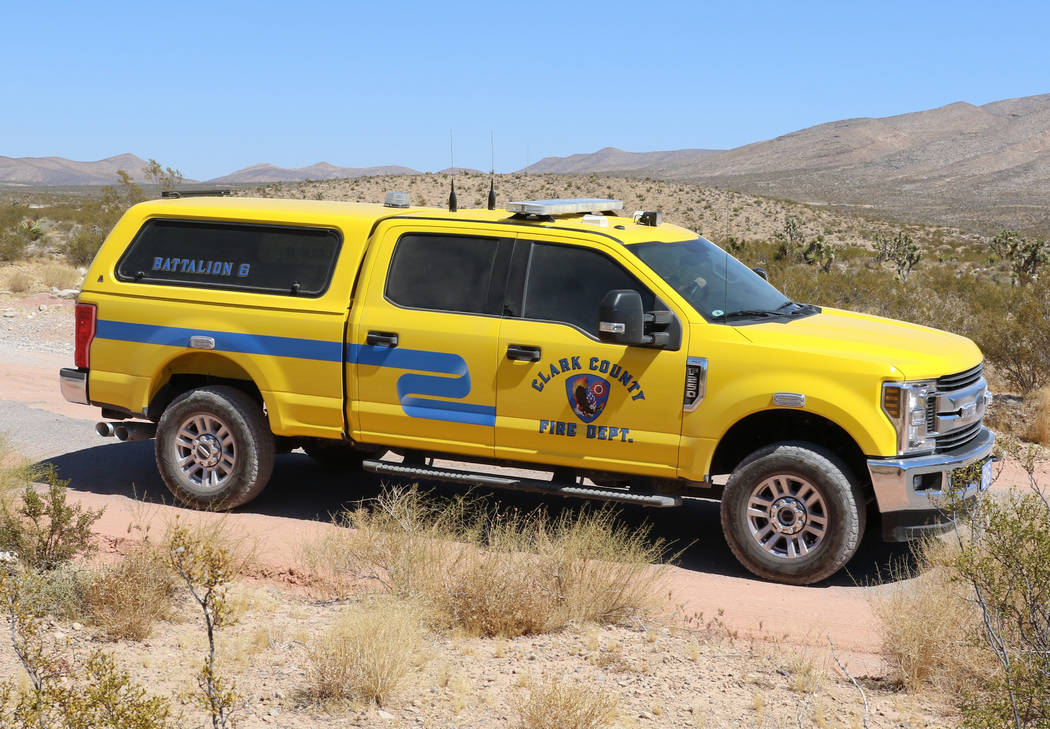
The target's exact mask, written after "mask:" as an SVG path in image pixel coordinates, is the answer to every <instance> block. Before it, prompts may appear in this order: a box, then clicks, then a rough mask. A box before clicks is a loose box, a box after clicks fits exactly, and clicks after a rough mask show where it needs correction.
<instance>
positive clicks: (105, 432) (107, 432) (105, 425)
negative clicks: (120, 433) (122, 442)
mask: <svg viewBox="0 0 1050 729" xmlns="http://www.w3.org/2000/svg"><path fill="white" fill-rule="evenodd" d="M118 425H121V423H111V422H109V421H108V420H103V421H102V422H100V423H95V432H96V433H98V434H99V435H101V436H102V437H103V438H110V437H112V436H113V435H115V434H116V430H117V426H118Z"/></svg>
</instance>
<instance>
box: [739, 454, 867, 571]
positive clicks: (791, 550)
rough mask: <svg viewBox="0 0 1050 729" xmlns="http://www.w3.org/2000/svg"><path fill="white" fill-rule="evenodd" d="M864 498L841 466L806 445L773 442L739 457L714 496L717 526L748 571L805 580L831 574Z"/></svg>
mask: <svg viewBox="0 0 1050 729" xmlns="http://www.w3.org/2000/svg"><path fill="white" fill-rule="evenodd" d="M865 508H866V505H865V500H864V496H863V494H862V493H861V491H860V489H859V488H858V486H857V484H856V479H855V478H853V475H852V474H851V473H850V470H849V468H848V467H847V466H846V465H845V464H844V463H843V462H842V461H841V459H839V458H838V457H837V456H835V455H834V454H833V453H831V452H830V451H827V450H825V449H823V448H821V447H820V446H817V445H815V444H812V443H799V442H785V443H775V444H773V445H771V446H767V447H766V448H762V449H760V450H758V451H756V452H754V453H752V454H751V455H750V456H748V457H747V458H745V459H744V460H743V461H742V462H741V463H740V465H739V466H737V467H736V469H735V470H734V471H733V473H732V475H731V476H730V477H729V482H728V483H727V484H726V488H725V493H724V494H723V496H722V532H723V533H724V534H725V538H726V542H728V543H729V548H730V549H731V550H732V551H733V554H734V555H735V556H736V558H737V559H738V560H739V561H740V563H741V564H742V565H744V567H746V568H747V569H748V570H750V571H751V572H752V573H754V574H755V575H757V576H759V577H762V578H764V579H767V580H772V581H774V582H782V583H785V584H790V585H810V584H813V583H815V582H820V581H821V580H823V579H826V578H828V577H830V576H831V575H833V574H835V573H836V572H838V571H839V570H840V569H842V567H843V566H844V565H845V564H846V563H847V562H848V561H849V560H850V558H851V557H852V556H853V555H854V553H856V551H857V547H858V546H859V545H860V540H861V538H862V537H863V535H864V526H865V516H866V511H865Z"/></svg>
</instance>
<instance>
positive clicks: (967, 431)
mask: <svg viewBox="0 0 1050 729" xmlns="http://www.w3.org/2000/svg"><path fill="white" fill-rule="evenodd" d="M980 433H981V421H980V420H978V421H977V422H976V423H971V424H970V425H968V426H966V427H965V428H961V429H959V430H955V431H952V432H951V433H947V434H945V435H939V436H937V452H938V453H943V452H944V451H950V450H952V449H953V448H958V447H959V446H964V445H966V444H967V443H969V442H970V441H972V440H973V439H974V438H976V437H977V436H978V435H980Z"/></svg>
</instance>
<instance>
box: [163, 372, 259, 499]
mask: <svg viewBox="0 0 1050 729" xmlns="http://www.w3.org/2000/svg"><path fill="white" fill-rule="evenodd" d="M156 456H157V468H158V470H159V471H160V475H161V476H162V477H163V478H164V482H165V483H166V484H167V485H168V488H169V489H171V493H172V494H174V495H175V498H176V499H178V500H179V502H181V503H182V504H185V505H186V506H192V507H194V508H197V509H217V510H221V509H232V508H234V507H235V506H240V505H241V504H245V503H247V502H249V501H251V500H252V499H254V498H255V497H256V496H258V495H259V492H261V491H262V490H263V488H265V486H266V484H267V482H268V481H269V480H270V474H271V473H272V472H273V456H274V436H273V433H271V432H270V426H269V423H267V421H266V416H265V415H263V411H262V408H261V407H260V406H259V404H258V403H257V402H256V401H255V400H253V399H252V398H251V397H249V396H248V395H246V394H245V393H243V392H241V391H240V390H238V389H236V388H234V387H228V386H224V385H216V386H214V387H202V388H199V389H196V390H190V391H189V392H185V393H183V394H182V395H179V396H178V397H177V398H175V399H174V400H173V401H172V402H171V404H170V405H169V406H168V407H167V409H165V411H164V414H163V415H161V417H160V421H159V422H158V423H157V443H156Z"/></svg>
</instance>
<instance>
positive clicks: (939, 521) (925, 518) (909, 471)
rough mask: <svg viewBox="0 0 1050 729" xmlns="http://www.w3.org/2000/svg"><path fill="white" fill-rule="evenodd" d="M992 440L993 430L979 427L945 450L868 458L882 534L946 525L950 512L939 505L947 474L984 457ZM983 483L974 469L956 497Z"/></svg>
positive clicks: (912, 535) (898, 537)
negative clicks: (977, 432)
mask: <svg viewBox="0 0 1050 729" xmlns="http://www.w3.org/2000/svg"><path fill="white" fill-rule="evenodd" d="M994 445H995V435H994V434H993V433H992V431H990V430H988V428H983V429H982V430H981V433H980V435H978V436H977V438H975V439H974V440H972V441H970V442H969V443H967V444H966V445H964V446H962V447H960V448H956V449H954V450H951V451H947V452H945V453H935V454H932V455H928V456H916V457H913V458H869V459H868V472H869V473H870V474H871V484H872V487H873V488H874V490H875V500H876V501H877V502H878V506H879V511H880V512H881V513H882V524H883V528H882V536H883V539H885V540H887V541H893V542H900V541H907V540H910V539H916V538H918V537H920V536H922V535H924V534H930V533H939V532H944V531H947V530H949V529H951V527H952V520H951V517H950V516H949V515H948V514H946V513H945V512H944V511H943V510H942V508H941V507H942V505H943V504H944V501H945V498H946V497H947V495H948V488H947V484H948V481H947V479H948V478H949V474H951V472H952V471H955V470H957V469H960V468H966V467H967V466H970V465H973V464H974V463H978V462H980V461H984V460H987V459H988V458H989V457H990V456H991V454H992V448H993V446H994ZM987 486H988V480H987V479H983V478H981V473H977V474H975V478H974V480H972V481H971V482H970V483H967V484H965V485H964V486H963V488H962V489H961V490H960V491H959V492H958V493H957V494H956V495H955V497H956V498H958V499H961V500H963V501H968V500H971V499H973V498H974V497H976V496H977V494H979V493H980V492H981V491H983V490H984V489H985V488H987Z"/></svg>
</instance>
